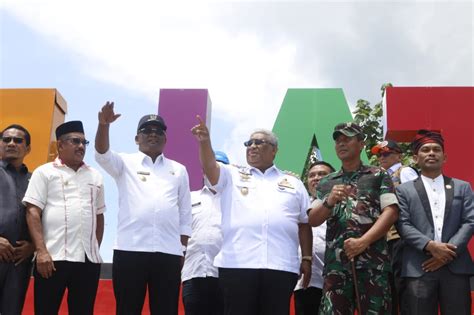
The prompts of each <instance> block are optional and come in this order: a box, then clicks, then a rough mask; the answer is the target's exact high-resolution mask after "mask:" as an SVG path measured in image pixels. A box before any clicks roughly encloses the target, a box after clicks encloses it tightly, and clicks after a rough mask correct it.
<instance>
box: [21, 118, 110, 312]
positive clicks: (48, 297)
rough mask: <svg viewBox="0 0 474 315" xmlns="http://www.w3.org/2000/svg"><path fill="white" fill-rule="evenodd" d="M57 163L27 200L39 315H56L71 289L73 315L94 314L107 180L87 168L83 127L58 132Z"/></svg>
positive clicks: (70, 125) (35, 179)
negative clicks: (65, 295) (66, 293)
mask: <svg viewBox="0 0 474 315" xmlns="http://www.w3.org/2000/svg"><path fill="white" fill-rule="evenodd" d="M56 139H57V141H58V153H59V155H58V157H57V158H56V160H54V162H50V163H47V164H44V165H42V166H40V167H38V168H37V169H36V170H35V171H34V172H33V174H32V176H31V180H30V184H29V186H28V189H27V191H26V193H25V197H24V198H23V202H24V203H25V205H26V207H27V216H26V219H27V223H28V228H29V231H30V235H31V238H32V240H33V243H34V245H35V248H36V258H35V260H36V263H35V268H34V271H33V272H34V276H35V284H34V286H35V292H34V295H35V297H34V301H35V302H34V304H35V306H34V307H35V314H57V313H58V311H59V307H60V305H61V301H62V298H63V295H64V291H65V289H66V288H67V289H68V309H69V314H77V315H79V314H80V315H85V314H90V315H92V314H93V313H94V302H95V297H96V293H97V287H98V284H99V276H100V263H101V262H102V259H101V257H100V253H99V246H100V243H101V241H102V236H103V233H104V215H103V213H104V211H105V204H104V186H103V180H102V175H101V174H100V173H99V172H98V171H97V170H95V169H93V168H91V167H90V166H88V165H86V164H85V163H84V162H83V159H84V154H85V150H86V146H87V144H88V143H89V141H87V140H86V139H85V137H84V129H83V126H82V123H81V122H80V121H70V122H66V123H64V124H62V125H60V126H59V127H58V128H57V129H56Z"/></svg>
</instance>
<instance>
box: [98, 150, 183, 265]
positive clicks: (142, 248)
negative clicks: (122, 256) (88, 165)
mask: <svg viewBox="0 0 474 315" xmlns="http://www.w3.org/2000/svg"><path fill="white" fill-rule="evenodd" d="M95 158H96V161H97V163H98V164H99V165H100V166H101V167H102V168H103V169H104V170H105V171H106V172H107V173H109V174H110V176H112V177H113V178H114V179H115V182H116V183H117V187H118V191H119V211H118V226H117V237H116V241H115V246H114V248H115V249H118V250H125V251H139V252H161V253H166V254H172V255H179V256H182V255H183V252H182V245H181V237H180V236H181V235H187V236H191V231H192V230H191V222H192V217H191V197H190V191H189V178H188V173H187V171H186V168H185V167H184V166H183V165H182V164H180V163H178V162H176V161H173V160H170V159H167V158H166V157H164V156H163V154H161V155H160V156H158V158H157V159H156V160H155V162H153V161H152V159H151V158H150V157H149V156H147V155H145V154H144V153H142V152H137V153H132V154H126V153H116V152H113V151H111V150H109V151H107V152H106V153H104V154H99V153H97V152H96V155H95Z"/></svg>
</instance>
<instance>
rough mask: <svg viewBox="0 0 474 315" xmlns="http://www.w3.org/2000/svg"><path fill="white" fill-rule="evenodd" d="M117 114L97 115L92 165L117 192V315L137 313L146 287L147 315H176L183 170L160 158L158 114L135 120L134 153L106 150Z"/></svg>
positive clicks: (184, 239) (186, 201) (183, 240)
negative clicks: (113, 185) (136, 146)
mask: <svg viewBox="0 0 474 315" xmlns="http://www.w3.org/2000/svg"><path fill="white" fill-rule="evenodd" d="M119 116H120V114H115V113H114V103H113V102H107V103H106V104H105V105H104V106H103V107H102V110H101V111H100V112H99V126H98V128H97V135H96V139H95V148H96V151H97V152H96V160H97V163H99V165H100V166H101V167H102V168H103V169H104V170H105V171H106V172H107V173H109V175H110V176H112V177H113V178H114V179H115V182H116V183H117V186H118V191H119V211H118V227H117V237H116V242H115V246H114V256H113V265H112V280H113V286H114V294H115V300H116V310H117V314H120V315H134V314H137V315H138V314H141V311H142V308H143V303H144V300H145V294H146V291H147V288H148V293H149V295H148V296H149V301H150V311H151V314H153V315H156V314H177V313H178V296H179V286H180V283H181V281H180V273H181V266H182V262H183V259H184V252H185V251H186V245H187V243H188V238H189V236H190V235H191V222H192V217H191V197H190V192H189V178H188V173H187V171H186V168H185V167H184V166H183V165H181V164H179V163H178V162H176V161H173V160H170V159H167V158H166V157H165V156H164V155H163V149H164V147H165V144H166V129H167V127H166V124H165V122H164V120H163V118H162V117H160V116H158V115H146V116H144V117H142V118H141V119H140V122H139V123H138V128H137V135H136V136H135V142H136V143H137V145H138V150H139V152H137V153H132V154H125V153H116V152H114V151H112V150H111V149H110V145H109V127H110V124H111V123H112V122H114V121H115V120H116V119H117V118H118V117H119Z"/></svg>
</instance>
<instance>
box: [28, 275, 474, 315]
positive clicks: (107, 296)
mask: <svg viewBox="0 0 474 315" xmlns="http://www.w3.org/2000/svg"><path fill="white" fill-rule="evenodd" d="M33 281H34V280H33V278H31V282H30V286H29V288H28V293H27V295H26V301H25V307H24V309H23V315H33V314H34V311H33ZM471 294H472V298H473V301H474V291H473V292H471ZM65 296H66V295H65ZM179 301H180V302H179V312H178V314H179V315H184V308H183V304H182V303H181V296H180V298H179ZM291 302H292V303H291V304H292V305H291V314H292V315H293V314H294V313H293V309H294V308H293V300H292V301H291ZM67 314H68V312H67V303H66V301H65V299H63V303H62V305H61V309H60V311H59V315H67ZM113 314H115V299H114V292H113V289H112V280H100V283H99V290H98V293H97V299H96V302H95V310H94V315H113ZM142 314H143V315H148V314H150V310H149V309H148V296H147V297H146V301H145V305H144V307H143V312H142ZM471 314H472V315H474V303H473V305H472V311H471Z"/></svg>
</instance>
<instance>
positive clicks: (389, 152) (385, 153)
mask: <svg viewBox="0 0 474 315" xmlns="http://www.w3.org/2000/svg"><path fill="white" fill-rule="evenodd" d="M392 153H394V152H392V151H386V152H382V153H379V154H377V157H387V156H390V154H392Z"/></svg>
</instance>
